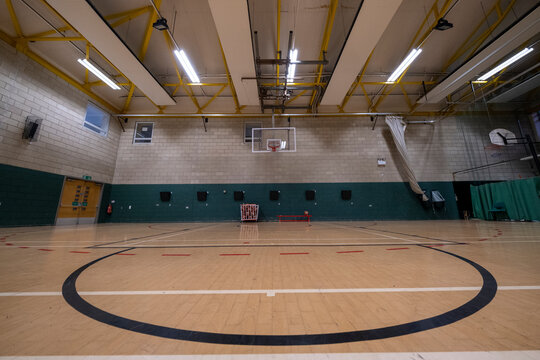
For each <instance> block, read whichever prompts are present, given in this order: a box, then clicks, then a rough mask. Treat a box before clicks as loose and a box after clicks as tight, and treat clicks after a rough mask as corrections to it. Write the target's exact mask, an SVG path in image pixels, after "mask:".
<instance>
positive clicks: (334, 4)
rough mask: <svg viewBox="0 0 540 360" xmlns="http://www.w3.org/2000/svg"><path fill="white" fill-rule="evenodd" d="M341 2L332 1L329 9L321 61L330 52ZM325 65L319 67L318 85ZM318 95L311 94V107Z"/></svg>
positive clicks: (314, 91)
mask: <svg viewBox="0 0 540 360" xmlns="http://www.w3.org/2000/svg"><path fill="white" fill-rule="evenodd" d="M338 2H339V0H331V1H330V6H329V7H328V15H327V16H326V24H325V26H324V33H323V40H322V44H321V51H320V53H319V60H323V58H324V53H325V52H326V51H327V50H328V43H329V42H330V35H331V34H332V28H333V26H334V18H335V16H336V9H337V5H338ZM323 67H324V66H323V64H320V65H319V69H318V72H317V80H316V81H315V82H316V83H320V82H321V76H322V72H323ZM316 94H317V91H316V90H313V92H312V93H311V99H310V100H309V106H313V101H315V95H316Z"/></svg>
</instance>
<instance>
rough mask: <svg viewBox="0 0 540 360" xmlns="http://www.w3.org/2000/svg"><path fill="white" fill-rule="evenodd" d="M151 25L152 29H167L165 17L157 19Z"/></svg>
mask: <svg viewBox="0 0 540 360" xmlns="http://www.w3.org/2000/svg"><path fill="white" fill-rule="evenodd" d="M152 26H153V27H154V29H156V30H159V31H163V30H168V29H169V25H167V19H165V18H160V19H157V20H156V22H155V23H153V24H152Z"/></svg>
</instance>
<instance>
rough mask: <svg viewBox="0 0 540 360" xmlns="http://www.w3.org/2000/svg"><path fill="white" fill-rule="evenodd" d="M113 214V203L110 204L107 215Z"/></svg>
mask: <svg viewBox="0 0 540 360" xmlns="http://www.w3.org/2000/svg"><path fill="white" fill-rule="evenodd" d="M111 214H112V205H111V204H109V206H107V215H111Z"/></svg>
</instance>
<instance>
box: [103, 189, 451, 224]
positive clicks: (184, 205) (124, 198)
mask: <svg viewBox="0 0 540 360" xmlns="http://www.w3.org/2000/svg"><path fill="white" fill-rule="evenodd" d="M420 186H421V187H422V188H423V189H425V190H427V191H428V193H431V190H439V191H440V192H441V194H442V195H443V196H444V198H445V199H446V209H442V210H437V211H435V212H434V211H433V209H432V208H431V206H430V207H428V208H424V207H423V206H422V204H421V202H420V201H419V200H418V198H417V197H416V195H415V194H414V193H413V192H412V191H411V190H410V188H409V185H408V184H407V183H401V182H399V183H398V182H394V183H306V184H303V183H296V184H225V185H220V184H202V185H194V184H176V185H112V189H111V193H110V200H111V201H115V203H114V204H113V214H112V215H111V216H108V217H106V218H105V221H110V222H167V221H219V220H239V219H240V203H241V202H238V201H234V198H233V192H234V191H245V200H244V202H246V203H255V204H259V205H260V211H259V219H260V220H275V219H276V216H277V215H297V214H303V213H304V210H307V211H309V213H310V214H312V215H313V220H425V219H458V218H459V215H458V210H457V206H456V201H455V195H454V189H453V187H452V183H451V182H421V183H420ZM224 190H225V191H226V192H224ZM270 190H279V191H280V200H279V201H271V200H270V198H269V191H270ZM306 190H315V191H316V198H315V201H307V200H306V199H305V191H306ZM341 190H352V199H351V201H344V200H341ZM160 191H171V192H172V198H171V201H170V202H168V203H167V202H162V201H160V197H159V193H160ZM197 191H208V192H209V194H208V199H207V201H206V202H199V201H197ZM103 199H104V201H105V196H104V198H103ZM130 206H131V208H130Z"/></svg>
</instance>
